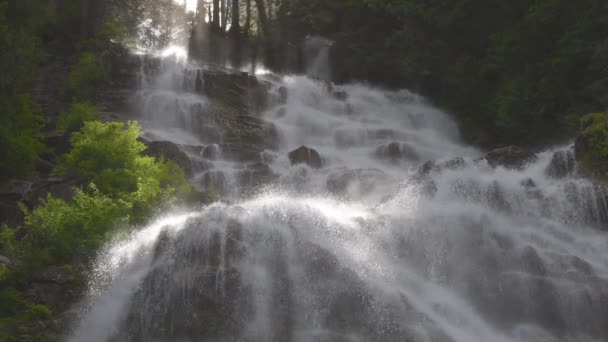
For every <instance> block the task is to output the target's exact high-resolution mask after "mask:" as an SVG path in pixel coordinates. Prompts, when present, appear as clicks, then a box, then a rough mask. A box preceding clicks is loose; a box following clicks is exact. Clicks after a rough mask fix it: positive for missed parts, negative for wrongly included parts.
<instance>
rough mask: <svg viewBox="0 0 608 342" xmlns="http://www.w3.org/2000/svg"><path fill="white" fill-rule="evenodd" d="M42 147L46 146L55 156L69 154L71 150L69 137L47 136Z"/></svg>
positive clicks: (66, 135) (63, 135)
mask: <svg viewBox="0 0 608 342" xmlns="http://www.w3.org/2000/svg"><path fill="white" fill-rule="evenodd" d="M44 145H45V146H47V147H48V148H49V149H50V151H51V152H52V153H53V154H54V155H55V156H60V155H63V154H66V153H68V152H70V149H71V144H70V135H69V134H49V135H47V136H46V137H45V138H44ZM45 159H50V158H45Z"/></svg>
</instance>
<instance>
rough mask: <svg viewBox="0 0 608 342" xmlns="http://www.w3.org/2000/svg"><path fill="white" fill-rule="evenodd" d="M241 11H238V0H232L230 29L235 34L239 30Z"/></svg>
mask: <svg viewBox="0 0 608 342" xmlns="http://www.w3.org/2000/svg"><path fill="white" fill-rule="evenodd" d="M240 21H241V13H240V11H239V0H232V23H231V25H230V31H231V32H232V34H233V35H234V36H237V35H238V34H239V33H240V31H241V23H240Z"/></svg>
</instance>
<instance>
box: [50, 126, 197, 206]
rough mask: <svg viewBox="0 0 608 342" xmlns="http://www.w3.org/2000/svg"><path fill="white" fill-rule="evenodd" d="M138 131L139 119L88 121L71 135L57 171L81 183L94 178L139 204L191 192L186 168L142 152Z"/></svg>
mask: <svg viewBox="0 0 608 342" xmlns="http://www.w3.org/2000/svg"><path fill="white" fill-rule="evenodd" d="M139 135H140V127H139V124H137V123H136V122H129V123H127V124H125V123H122V122H109V123H101V122H98V121H92V122H86V123H85V124H84V126H83V128H82V130H81V131H79V132H76V133H74V134H73V135H72V139H71V143H72V150H71V151H70V152H69V153H68V154H66V155H65V156H64V158H63V160H62V161H61V162H60V163H59V165H58V167H57V169H56V172H57V173H59V174H62V175H66V176H70V177H75V178H76V179H77V180H78V181H79V182H80V183H81V184H86V183H89V182H92V183H94V184H95V185H96V187H97V188H98V189H99V191H100V192H101V193H102V194H104V195H108V196H110V197H111V198H114V199H121V200H124V201H126V202H129V203H133V204H134V206H136V207H142V206H143V207H148V206H151V205H155V204H158V202H159V201H161V200H163V199H166V198H168V197H170V196H173V195H176V194H184V193H187V192H189V191H190V185H189V183H188V181H187V179H186V177H185V175H184V172H183V171H182V170H181V169H179V167H177V166H176V165H175V164H174V163H172V162H167V161H164V160H156V159H155V158H153V157H146V156H142V155H141V152H143V151H144V150H145V149H146V146H145V145H144V144H142V143H141V142H140V141H138V138H139Z"/></svg>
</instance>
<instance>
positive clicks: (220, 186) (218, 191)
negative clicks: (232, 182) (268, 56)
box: [200, 170, 229, 199]
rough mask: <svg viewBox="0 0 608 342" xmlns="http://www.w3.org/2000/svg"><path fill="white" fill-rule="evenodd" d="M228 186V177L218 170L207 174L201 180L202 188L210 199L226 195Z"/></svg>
mask: <svg viewBox="0 0 608 342" xmlns="http://www.w3.org/2000/svg"><path fill="white" fill-rule="evenodd" d="M228 185H229V184H228V180H227V179H226V175H225V174H224V172H222V171H218V170H211V171H207V172H205V173H204V174H203V176H202V177H201V180H200V186H201V187H202V188H203V189H204V190H205V191H207V195H208V196H210V197H216V196H224V195H226V194H227V193H228V190H229V189H228ZM212 199H214V198H212Z"/></svg>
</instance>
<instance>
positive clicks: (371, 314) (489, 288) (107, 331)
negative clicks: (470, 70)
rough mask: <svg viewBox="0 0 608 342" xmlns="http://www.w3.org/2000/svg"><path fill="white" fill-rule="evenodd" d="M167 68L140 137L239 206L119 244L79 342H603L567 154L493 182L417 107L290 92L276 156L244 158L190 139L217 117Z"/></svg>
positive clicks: (605, 209)
mask: <svg viewBox="0 0 608 342" xmlns="http://www.w3.org/2000/svg"><path fill="white" fill-rule="evenodd" d="M172 68H173V69H168V70H171V71H170V72H165V73H161V76H160V77H159V78H158V79H157V82H156V83H155V84H152V85H150V84H149V85H148V86H147V87H144V89H143V91H142V93H141V94H140V95H141V97H140V98H141V100H142V101H141V103H143V112H144V117H145V118H147V119H148V120H147V124H145V125H144V127H146V130H147V132H148V135H149V136H154V134H156V137H157V139H169V140H173V141H174V142H176V143H179V144H182V145H195V146H198V145H201V146H200V150H201V153H200V155H198V154H196V153H195V157H198V158H201V159H202V160H206V161H205V162H206V163H207V166H206V167H205V168H203V169H201V170H200V174H199V175H198V176H197V177H195V179H196V180H198V181H201V180H203V181H202V183H203V185H202V187H203V188H204V187H205V186H209V184H210V183H213V184H215V186H218V184H217V183H218V179H219V180H222V181H225V182H227V183H230V184H237V187H236V189H240V190H239V191H237V192H235V191H232V192H226V193H225V196H226V197H225V201H224V202H218V203H215V204H212V205H209V206H206V207H204V208H201V209H200V210H198V211H196V212H191V213H176V214H172V215H167V216H165V217H163V218H161V219H159V220H158V221H156V222H154V223H152V224H151V225H149V226H148V227H146V228H144V229H142V230H141V231H139V232H137V233H135V234H134V235H133V236H132V237H130V238H128V239H125V240H122V241H117V242H115V243H113V244H110V245H108V246H107V248H106V249H104V251H103V252H102V253H100V255H99V258H98V260H97V262H96V264H95V265H96V267H95V269H94V272H93V275H92V278H91V283H90V291H89V296H88V297H87V300H86V303H87V304H88V305H87V310H86V311H85V313H84V315H83V318H82V320H81V321H80V322H79V324H78V326H77V327H76V329H75V331H74V333H73V334H72V336H71V337H70V339H69V340H70V341H298V342H299V341H429V342H430V341H433V342H435V341H437V342H443V341H446V342H447V341H454V342H470V341H497V342H502V341H543V342H553V341H602V340H606V339H608V283H607V280H608V253H606V251H607V250H608V235H606V233H605V231H603V230H602V229H605V227H606V226H607V222H608V206H607V203H606V193H605V192H604V190H603V188H602V187H600V186H597V185H594V184H592V183H590V182H588V181H586V180H584V179H579V178H577V177H576V170H575V165H574V162H573V159H572V153H571V151H570V150H569V149H568V148H560V149H557V150H550V151H546V152H543V153H540V154H539V155H538V157H537V158H535V159H534V158H532V159H530V160H529V163H527V164H525V165H524V166H522V167H513V168H508V167H503V166H500V165H493V163H490V162H489V161H488V160H485V159H482V158H480V156H481V155H480V153H479V151H477V150H476V149H473V148H470V147H467V146H464V145H462V144H460V143H459V142H458V132H457V129H456V126H455V125H454V123H453V122H452V121H451V120H450V119H449V118H448V117H447V116H446V115H445V114H443V113H442V112H441V111H439V110H437V109H435V108H433V107H432V106H431V105H430V104H428V103H427V102H426V101H425V100H424V99H422V98H420V97H419V96H417V95H415V94H412V93H409V92H407V91H400V92H389V91H383V90H379V89H373V88H370V87H366V86H362V85H347V86H343V87H339V88H334V87H333V86H331V85H329V84H327V83H325V82H320V81H315V80H312V79H309V78H306V77H286V78H284V79H283V80H281V81H275V84H274V85H273V87H272V90H271V92H272V93H273V94H274V97H275V98H276V99H278V100H277V101H276V103H275V104H274V105H272V106H271V108H270V109H269V110H268V111H266V112H265V114H264V115H263V116H264V119H265V120H267V121H270V122H272V123H273V125H274V127H275V130H276V132H277V133H278V137H279V142H280V143H279V144H278V148H276V149H274V150H267V151H265V152H264V153H259V152H260V151H257V150H255V149H253V148H252V149H251V150H252V151H253V152H251V153H249V152H248V151H249V150H247V151H243V150H239V148H241V149H243V148H245V147H243V146H241V147H238V146H235V145H228V144H222V143H223V142H224V141H223V140H222V139H223V138H222V137H221V136H210V135H208V134H205V133H203V134H200V132H198V131H196V129H198V127H215V126H209V125H210V124H209V122H206V121H204V120H203V121H201V120H202V119H205V120H207V119H208V114H209V111H208V110H207V109H206V108H208V107H206V104H207V103H208V101H209V100H208V99H206V98H205V97H204V96H201V95H198V94H195V93H194V92H193V89H194V88H196V86H197V85H196V81H194V83H191V84H189V85H184V81H183V79H184V78H183V75H186V76H188V75H195V76H196V75H197V72H196V70H194V71H192V70H189V69H186V71H184V67H183V65H182V66H178V67H177V68H175V65H173V66H172ZM171 74H173V75H180V76H179V77H174V76H171V77H169V78H167V75H171ZM196 77H198V76H196ZM212 119H213V120H212V121H213V124H214V125H216V124H217V123H218V122H221V120H223V118H222V117H213V118H212ZM258 119H259V118H258ZM197 120H198V121H197ZM243 120H245V119H243ZM251 120H253V119H251ZM210 122H211V121H210ZM218 127H219V124H218ZM167 128H173V129H167ZM183 132H188V134H182V133H183ZM191 135H192V136H194V137H192V138H188V139H186V141H184V138H183V136H191ZM201 137H202V138H201ZM205 139H207V141H203V140H205ZM211 143H215V145H209V144H211ZM203 145H204V146H207V147H204V148H203ZM300 146H305V147H304V148H303V150H302V151H304V153H300V154H299V157H297V158H296V157H293V158H290V154H289V152H290V151H292V150H295V149H297V148H299V147H300ZM229 148H230V149H231V150H230V151H228V149H229ZM237 155H238V156H239V157H235V156H237ZM317 159H318V160H317ZM427 161H434V162H431V163H428V162H427ZM247 163H253V165H255V167H254V168H253V170H258V171H256V172H257V173H256V172H252V173H250V174H249V177H250V178H248V180H245V181H244V179H243V177H238V176H234V175H237V174H240V173H239V172H240V171H238V170H239V167H240V166H239V165H240V164H247ZM243 167H244V168H251V167H252V166H251V165H248V164H247V165H245V166H243ZM235 170H237V171H235ZM260 170H261V171H260ZM211 175H214V176H211ZM230 175H232V176H230ZM214 177H215V178H214ZM211 178H213V179H211ZM260 178H264V182H262V183H264V184H266V186H258V187H256V186H251V184H252V183H256V182H252V180H259V179H260ZM204 179H207V181H204ZM210 179H211V180H210ZM238 184H240V186H241V188H239V187H238ZM258 185H259V184H258ZM247 186H249V188H250V189H249V190H250V191H244V189H245V188H246V187H247ZM245 193H246V194H247V195H246V196H238V194H245Z"/></svg>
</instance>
